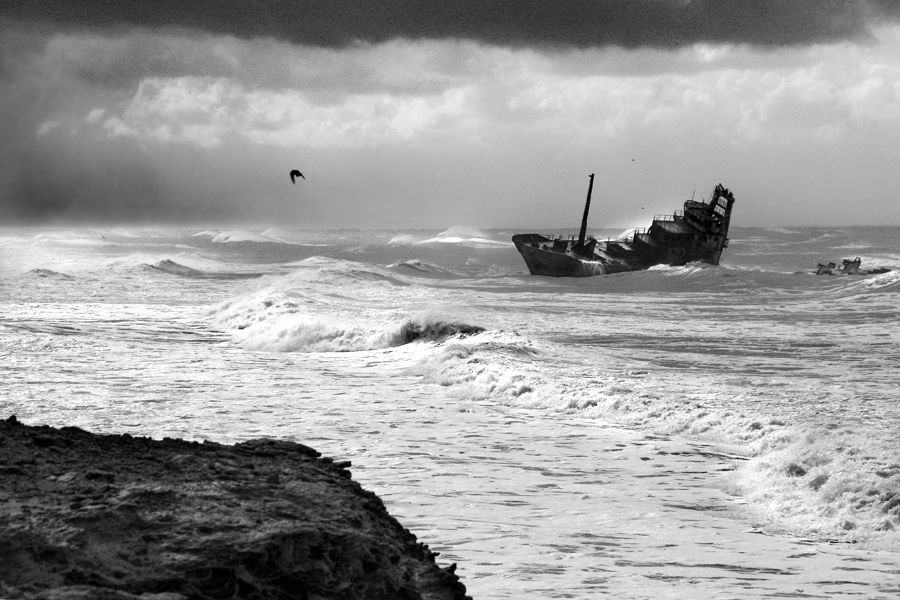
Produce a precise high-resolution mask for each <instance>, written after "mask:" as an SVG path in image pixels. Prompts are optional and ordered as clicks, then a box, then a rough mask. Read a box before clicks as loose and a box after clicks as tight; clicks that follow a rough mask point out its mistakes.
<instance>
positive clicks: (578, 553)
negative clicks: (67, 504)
mask: <svg viewBox="0 0 900 600" xmlns="http://www.w3.org/2000/svg"><path fill="white" fill-rule="evenodd" d="M512 233H514V232H513V231H505V230H489V231H479V230H473V229H471V228H463V227H451V228H448V229H447V230H445V231H367V230H348V231H302V230H290V229H275V228H270V229H253V230H249V229H229V230H225V229H213V228H209V229H203V228H195V229H179V228H117V229H78V230H74V229H53V230H49V229H44V230H38V229H5V230H0V308H2V313H0V381H2V390H3V393H2V396H0V417H5V416H8V415H10V414H16V415H17V416H18V418H19V419H20V420H22V421H24V422H26V423H30V424H38V423H41V424H43V423H46V424H52V425H57V426H59V425H77V426H79V427H83V428H85V429H89V430H92V431H98V432H101V431H102V432H117V433H121V432H126V431H127V432H130V433H133V434H141V435H152V436H154V437H162V436H179V437H187V438H190V439H213V440H217V441H224V442H230V441H237V440H243V439H248V438H253V437H260V436H272V437H283V438H290V439H295V440H298V441H301V442H303V443H306V444H309V445H312V446H314V447H316V448H317V449H319V450H320V451H322V452H323V453H325V454H326V455H331V456H335V457H339V458H341V459H348V460H351V461H352V463H353V469H352V470H353V474H354V477H355V478H356V479H357V480H358V481H360V482H361V483H362V484H363V486H364V487H366V488H368V489H371V490H372V491H375V492H376V493H378V494H379V495H380V496H381V497H382V498H383V499H384V500H385V502H386V504H387V506H388V509H389V510H390V511H391V513H392V514H394V515H395V516H397V518H398V519H399V520H400V521H401V522H402V523H403V524H404V526H406V527H408V528H410V529H411V530H412V531H413V532H414V533H415V534H416V535H417V536H419V538H420V540H422V541H423V542H425V543H428V544H429V545H430V546H431V547H432V548H434V549H435V550H439V551H441V552H442V556H441V560H446V561H447V563H449V562H458V563H459V573H460V575H461V577H462V579H463V581H464V583H466V585H467V586H468V587H469V590H470V593H471V594H472V595H473V596H474V597H475V598H478V599H484V598H520V597H548V598H550V597H555V598H593V597H597V596H598V595H601V594H604V593H605V594H609V595H610V596H611V597H621V598H659V597H671V598H695V597H741V598H756V597H759V598H762V597H772V596H786V595H787V596H790V595H798V596H799V595H806V596H812V597H828V598H832V597H841V596H851V597H867V598H890V597H896V595H897V594H898V593H900V554H898V550H900V546H898V542H900V532H898V529H900V445H898V443H897V438H896V436H897V431H898V430H900V403H898V402H897V400H898V394H897V390H898V389H900V375H898V372H897V365H898V364H900V328H898V327H897V323H898V322H900V241H898V240H900V228H844V229H836V228H797V229H751V228H735V229H733V231H732V239H731V243H730V246H729V248H728V249H727V250H726V251H725V254H724V257H723V261H722V265H721V266H719V267H710V266H708V265H698V264H692V265H688V266H686V267H667V266H660V267H654V268H652V269H650V270H648V271H643V272H635V273H622V274H617V275H611V276H604V277H592V278H584V279H553V278H539V277H531V276H529V275H528V274H527V271H526V270H525V266H524V263H523V262H522V261H521V259H520V257H519V256H518V254H517V252H516V251H515V248H514V247H513V245H512V243H511V242H510V241H509V240H510V236H511V235H512ZM619 233H620V232H619V231H609V232H595V234H596V235H597V236H598V237H606V235H611V236H616V235H618V234H619ZM854 256H860V257H862V259H863V269H867V268H876V267H886V268H890V269H892V271H890V272H888V273H884V274H880V275H872V276H868V277H853V276H837V277H828V276H815V275H812V271H814V270H815V267H816V265H817V263H819V262H827V261H837V262H840V260H841V259H842V258H852V257H854Z"/></svg>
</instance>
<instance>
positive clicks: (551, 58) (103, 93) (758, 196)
mask: <svg viewBox="0 0 900 600" xmlns="http://www.w3.org/2000/svg"><path fill="white" fill-rule="evenodd" d="M8 4H11V3H3V5H2V6H0V136H2V144H0V224H10V223H16V222H49V221H70V220H71V221H76V220H77V221H84V222H96V221H104V222H134V221H140V222H144V221H155V222H179V223H184V222H190V221H193V222H198V223H199V222H208V223H225V222H242V223H248V224H266V223H278V224H280V225H283V226H296V227H305V226H326V227H343V226H346V227H367V226H369V227H397V228H407V227H433V228H444V227H449V226H451V225H470V226H476V227H537V228H539V229H541V230H547V229H549V228H552V227H558V226H572V227H575V226H577V225H578V222H579V220H580V216H581V209H582V203H583V201H584V194H585V191H586V188H587V175H588V174H589V173H591V172H595V173H596V174H597V179H596V181H595V186H594V201H595V205H594V208H593V210H592V215H591V220H590V222H591V225H592V226H593V227H595V228H596V227H604V226H609V227H627V226H636V225H646V224H647V222H648V221H649V218H650V217H651V216H652V213H654V212H671V211H672V210H674V209H677V208H680V205H681V202H682V201H683V200H684V199H686V198H689V197H691V195H692V194H694V193H696V196H697V197H698V198H702V197H704V196H706V195H708V194H709V192H711V191H712V189H713V187H714V186H715V184H716V183H718V182H722V183H723V184H724V185H726V186H727V187H729V188H731V189H732V190H733V191H734V193H735V196H736V198H737V204H736V206H735V214H734V217H733V223H734V224H735V225H748V226H749V225H771V226H779V225H840V224H893V225H900V191H898V190H900V2H897V1H892V0H882V1H876V0H855V1H854V0H818V1H813V0H783V1H764V0H755V1H754V0H616V1H613V0H546V1H540V2H539V1H534V0H501V1H494V0H455V1H454V0H402V1H399V0H398V1H391V0H385V1H383V2H371V1H363V0H359V1H350V0H330V1H329V0H322V1H300V2H292V1H289V0H248V1H239V0H222V1H212V0H200V1H192V2H184V1H182V0H177V1H176V0H164V1H159V2H146V3H143V4H144V5H145V6H144V7H143V8H140V7H137V5H138V4H139V3H138V2H121V1H116V0H86V1H82V2H77V3H76V2H64V1H58V2H53V1H42V0H31V1H29V2H21V3H17V4H19V5H21V8H17V7H12V8H11V7H9V6H8ZM295 168H296V169H300V170H301V171H303V172H304V174H305V175H306V177H307V179H306V181H302V180H301V181H300V183H298V184H296V185H294V184H291V181H290V178H289V175H288V174H289V172H290V170H291V169H295ZM695 190H696V192H695ZM642 207H643V210H642Z"/></svg>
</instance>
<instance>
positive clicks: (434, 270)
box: [387, 258, 459, 277]
mask: <svg viewBox="0 0 900 600" xmlns="http://www.w3.org/2000/svg"><path fill="white" fill-rule="evenodd" d="M387 268H388V269H392V270H396V271H399V272H403V273H412V274H414V275H431V276H437V277H459V275H457V274H456V273H454V272H453V271H449V270H447V269H444V268H442V267H439V266H437V265H433V264H431V263H427V262H424V261H422V260H419V259H415V258H414V259H411V260H401V261H397V262H395V263H392V264H390V265H388V266H387Z"/></svg>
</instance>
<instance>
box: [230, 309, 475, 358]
mask: <svg viewBox="0 0 900 600" xmlns="http://www.w3.org/2000/svg"><path fill="white" fill-rule="evenodd" d="M482 332H484V328H482V327H479V326H477V325H469V324H467V323H458V322H452V321H444V320H440V319H429V318H424V319H423V318H413V319H408V320H406V321H403V322H401V323H392V324H387V325H383V326H381V327H372V326H370V325H367V324H363V323H353V322H348V321H346V320H344V319H339V320H333V319H328V318H324V317H321V316H312V315H307V314H303V313H299V312H298V313H294V314H281V315H279V316H278V317H275V318H272V319H264V320H260V321H257V322H255V323H252V324H248V325H238V326H237V329H236V330H235V331H233V334H234V337H235V339H236V340H237V341H238V343H239V344H240V345H241V346H243V347H244V348H247V349H250V350H267V351H273V352H359V351H365V350H382V349H385V348H392V347H396V346H403V345H406V344H410V343H413V342H441V341H444V340H447V339H450V338H454V337H457V338H458V337H461V336H471V335H476V334H479V333H482Z"/></svg>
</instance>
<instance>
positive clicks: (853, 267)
mask: <svg viewBox="0 0 900 600" xmlns="http://www.w3.org/2000/svg"><path fill="white" fill-rule="evenodd" d="M860 265H862V259H861V258H860V257H858V256H857V257H856V258H854V259H853V260H850V259H849V258H845V259H844V260H843V261H842V262H841V266H840V267H839V266H837V265H836V264H835V263H833V262H829V263H819V266H818V268H817V269H816V275H880V274H882V273H887V272H889V271H890V269H888V268H886V267H878V268H877V269H868V270H862V271H861V270H860V268H859V267H860Z"/></svg>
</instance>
